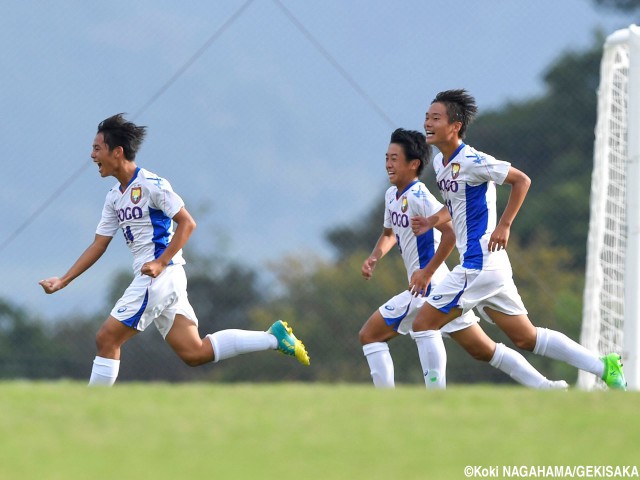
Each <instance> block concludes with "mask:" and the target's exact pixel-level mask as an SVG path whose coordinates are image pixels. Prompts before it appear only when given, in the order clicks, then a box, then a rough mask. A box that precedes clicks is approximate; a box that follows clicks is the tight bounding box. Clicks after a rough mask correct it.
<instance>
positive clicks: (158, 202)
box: [39, 114, 309, 386]
mask: <svg viewBox="0 0 640 480" xmlns="http://www.w3.org/2000/svg"><path fill="white" fill-rule="evenodd" d="M145 134H146V127H142V126H137V125H135V124H134V123H132V122H129V121H127V120H125V119H124V117H123V116H122V114H118V115H114V116H112V117H110V118H107V119H106V120H104V121H103V122H101V123H100V125H99V126H98V132H97V134H96V137H95V139H94V141H93V150H92V153H91V158H92V159H93V161H94V163H95V164H96V165H97V166H98V172H99V173H100V175H101V176H102V177H109V176H111V177H114V178H116V180H117V181H118V183H117V184H116V185H115V186H114V187H113V188H112V189H111V190H109V193H107V198H106V201H105V203H104V207H103V210H102V219H101V220H100V223H99V224H98V227H97V230H96V235H95V239H94V241H93V243H91V245H89V247H88V248H87V249H86V250H85V251H84V253H82V255H80V257H79V258H78V260H77V261H76V262H75V263H74V264H73V265H72V266H71V268H70V269H69V271H68V272H67V273H65V274H64V275H63V276H62V277H60V278H58V277H51V278H47V279H45V280H41V281H40V282H39V283H40V285H41V286H42V288H43V289H44V291H45V292H46V293H48V294H50V293H54V292H57V291H58V290H60V289H62V288H64V287H66V286H67V285H69V283H71V281H72V280H73V279H75V278H76V277H78V276H79V275H81V274H82V273H83V272H85V271H86V270H87V269H89V268H90V267H91V266H92V265H93V264H94V263H95V262H96V261H97V260H98V259H99V258H100V257H101V256H102V255H103V254H104V252H105V251H106V249H107V247H108V246H109V243H110V242H111V239H112V238H113V236H114V235H115V234H116V233H117V232H118V230H121V231H122V233H123V235H124V238H125V241H126V243H127V246H128V247H129V249H130V250H131V253H132V254H133V272H134V279H133V281H132V282H131V285H129V287H128V288H127V289H126V290H125V292H124V295H123V296H122V298H121V299H120V300H118V302H117V303H116V305H115V306H114V307H113V310H111V314H110V315H109V317H108V318H107V319H106V320H105V322H104V323H103V324H102V327H101V328H100V330H99V331H98V334H97V335H96V346H97V355H96V357H95V359H94V361H93V369H92V371H91V377H90V379H89V385H106V386H111V385H113V383H114V382H115V380H116V378H117V376H118V371H119V368H120V349H121V347H122V345H123V344H124V343H125V342H126V341H127V340H129V339H130V338H132V337H133V336H134V335H136V334H137V333H138V332H141V331H143V330H144V329H145V328H147V327H148V326H149V324H150V323H152V322H153V323H155V324H156V326H157V328H158V331H159V332H160V333H161V334H162V336H163V337H164V339H165V341H166V342H167V343H168V344H169V346H170V347H171V348H172V349H173V350H174V351H175V352H176V354H177V355H178V356H179V357H180V358H181V359H182V360H183V361H184V362H185V363H186V364H187V365H190V366H198V365H202V364H205V363H208V362H211V361H214V362H219V361H220V360H224V359H227V358H231V357H234V356H236V355H239V354H243V353H248V352H257V351H260V350H269V349H272V350H279V351H280V352H282V353H285V354H287V355H292V356H295V357H296V358H297V359H298V361H299V362H300V363H302V364H304V365H309V355H308V354H307V351H306V349H305V347H304V345H303V343H302V342H301V341H300V340H298V339H297V338H296V337H295V336H294V334H293V332H292V330H291V328H290V327H289V326H288V325H287V323H286V322H283V321H281V320H278V321H276V322H275V323H274V324H273V325H271V327H270V328H269V330H267V331H266V332H257V331H247V330H237V329H230V330H221V331H219V332H216V333H213V334H210V335H207V336H206V338H200V335H199V333H198V319H197V317H196V315H195V313H194V311H193V308H192V307H191V305H190V303H189V300H188V298H187V279H186V276H185V272H184V268H183V265H184V263H185V261H184V259H183V257H182V247H183V246H184V245H185V244H186V242H187V240H188V239H189V237H190V236H191V233H192V232H193V230H194V229H195V227H196V223H195V221H194V220H193V218H192V217H191V215H190V214H189V212H188V211H187V209H186V208H185V206H184V202H183V201H182V199H181V198H180V196H178V195H177V194H176V193H175V192H174V191H173V189H172V188H171V185H170V184H169V182H168V181H167V180H165V179H164V178H161V177H159V176H158V175H156V174H154V173H151V172H150V171H148V170H145V169H143V168H140V167H138V166H137V165H136V163H135V158H136V153H137V152H138V149H139V148H140V145H141V144H142V141H143V140H144V137H145ZM174 222H175V224H176V225H177V227H176V229H175V232H174V231H173V223H174Z"/></svg>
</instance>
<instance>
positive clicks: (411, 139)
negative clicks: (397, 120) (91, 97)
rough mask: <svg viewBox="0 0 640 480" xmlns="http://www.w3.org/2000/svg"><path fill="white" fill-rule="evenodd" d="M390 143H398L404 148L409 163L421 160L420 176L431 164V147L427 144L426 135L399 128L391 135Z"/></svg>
mask: <svg viewBox="0 0 640 480" xmlns="http://www.w3.org/2000/svg"><path fill="white" fill-rule="evenodd" d="M390 143H396V144H398V145H400V146H401V147H402V150H403V151H404V155H405V157H407V161H408V162H410V161H411V160H420V166H419V167H418V172H417V173H418V176H420V174H421V173H422V170H424V166H425V165H426V164H427V163H429V159H430V158H431V145H429V144H428V143H427V139H426V137H425V136H424V133H421V132H418V131H416V130H405V129H404V128H398V129H396V130H395V131H394V132H393V133H392V134H391V141H390Z"/></svg>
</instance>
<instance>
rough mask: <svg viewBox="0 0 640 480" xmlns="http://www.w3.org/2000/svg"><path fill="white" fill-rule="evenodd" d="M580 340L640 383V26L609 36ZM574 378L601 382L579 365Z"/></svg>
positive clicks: (593, 384)
mask: <svg viewBox="0 0 640 480" xmlns="http://www.w3.org/2000/svg"><path fill="white" fill-rule="evenodd" d="M593 163H594V164H593V176H592V180H591V200H590V203H591V206H590V208H591V213H590V220H589V237H588V241H587V271H586V279H585V290H584V308H583V315H582V332H581V337H580V341H581V343H582V345H584V346H585V347H586V348H588V349H589V350H592V351H595V352H597V353H598V354H599V355H603V354H607V353H611V352H619V353H621V355H622V361H623V363H624V371H625V376H626V379H627V383H628V388H629V390H640V356H639V355H638V354H639V352H638V349H639V348H640V27H638V26H636V25H631V26H629V28H625V29H622V30H618V31H616V32H614V33H613V34H611V35H609V37H607V40H606V42H605V44H604V52H603V55H602V62H601V65H600V87H599V89H598V120H597V125H596V139H595V146H594V162H593ZM578 386H579V387H580V388H582V389H587V390H590V389H593V388H599V387H602V386H603V383H602V382H601V381H600V380H598V379H597V378H596V377H595V376H594V375H592V374H589V373H586V372H583V371H580V373H579V375H578Z"/></svg>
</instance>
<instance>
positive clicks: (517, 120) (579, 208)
mask: <svg viewBox="0 0 640 480" xmlns="http://www.w3.org/2000/svg"><path fill="white" fill-rule="evenodd" d="M602 41H603V39H602V37H601V36H597V37H596V39H595V41H594V45H593V46H592V47H591V48H590V49H589V50H587V51H585V52H567V53H564V54H563V55H561V56H560V57H559V58H558V60H557V61H556V62H555V63H554V64H553V65H552V66H551V67H550V68H549V69H548V70H547V72H546V73H545V75H544V80H545V84H546V86H547V88H546V93H545V94H544V95H543V96H541V97H540V98H537V99H533V100H528V101H526V102H522V103H517V104H509V105H507V106H506V107H504V108H502V109H500V110H497V111H493V112H488V113H485V114H483V115H481V116H479V117H478V119H477V120H476V122H475V123H474V124H473V125H472V126H471V127H470V129H469V138H468V142H469V144H471V145H473V146H475V147H476V148H477V149H478V150H481V151H484V152H486V153H489V154H491V155H493V156H495V157H496V158H499V159H501V160H506V161H509V162H511V163H512V164H513V166H514V167H516V168H518V169H520V170H522V171H524V172H525V173H526V174H527V175H529V176H530V177H531V180H532V186H531V189H530V191H529V194H528V196H527V198H526V200H525V204H524V206H523V208H522V209H521V211H520V213H519V214H518V218H517V219H516V222H515V223H514V225H513V229H512V230H513V232H514V233H515V234H516V235H518V236H519V237H520V238H521V239H522V241H523V242H525V245H529V240H528V239H532V238H535V236H536V232H538V231H540V230H544V231H545V232H546V235H548V236H549V238H550V241H551V243H552V244H554V245H559V246H562V247H565V248H568V249H569V251H570V252H571V259H570V260H569V262H568V264H569V265H571V266H580V267H584V261H585V260H584V259H585V257H586V244H587V232H588V225H589V192H590V186H591V172H592V169H593V143H594V134H593V129H594V127H595V123H596V114H597V98H596V91H597V87H598V83H599V66H600V59H601V56H602V48H601V45H602ZM508 194H509V188H508V187H503V188H499V195H500V203H501V204H502V205H504V204H505V202H506V198H507V196H508Z"/></svg>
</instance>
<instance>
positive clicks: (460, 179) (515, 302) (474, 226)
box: [411, 90, 626, 390]
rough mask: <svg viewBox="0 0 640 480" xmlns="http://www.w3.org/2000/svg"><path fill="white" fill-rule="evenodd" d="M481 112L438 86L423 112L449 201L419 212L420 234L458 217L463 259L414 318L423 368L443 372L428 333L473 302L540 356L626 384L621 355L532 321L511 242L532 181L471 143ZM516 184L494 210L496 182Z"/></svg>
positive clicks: (613, 384)
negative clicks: (600, 353)
mask: <svg viewBox="0 0 640 480" xmlns="http://www.w3.org/2000/svg"><path fill="white" fill-rule="evenodd" d="M476 113H477V107H476V104H475V99H474V98H473V97H472V96H471V95H469V93H468V92H467V91H466V90H448V91H444V92H441V93H439V94H438V95H437V96H436V97H435V99H434V100H433V101H432V102H431V105H430V107H429V110H428V112H427V114H426V117H425V122H424V128H425V132H426V137H427V142H428V143H429V144H430V145H433V146H436V147H437V148H438V149H439V150H440V153H439V154H438V155H437V156H436V157H435V158H434V161H433V168H434V170H435V173H436V180H437V184H438V189H439V190H440V192H441V194H442V196H443V198H444V201H445V202H444V203H445V207H443V208H442V209H440V210H439V211H438V212H436V213H435V214H431V215H426V216H422V215H419V216H416V217H414V218H412V219H411V225H412V229H413V231H414V233H415V234H416V235H421V234H422V233H423V232H425V231H428V230H430V229H431V228H433V227H434V226H436V225H439V224H441V223H447V222H449V221H453V228H454V230H455V235H456V245H457V247H458V250H459V252H460V264H459V265H457V266H456V267H455V268H454V269H453V270H452V271H451V272H450V273H449V274H448V275H447V277H446V278H445V279H444V280H443V281H442V282H440V283H439V284H438V285H437V286H436V287H435V288H434V289H432V291H431V292H430V294H429V296H428V298H427V302H426V303H425V305H424V306H423V307H422V308H421V309H420V311H419V312H418V315H417V316H416V319H415V320H414V322H413V329H414V331H415V332H416V334H417V333H418V332H420V333H421V334H422V335H423V336H420V337H419V338H418V339H417V340H416V343H417V346H418V350H419V352H420V359H421V361H422V366H423V368H424V369H425V370H427V369H428V370H431V369H435V370H436V371H439V368H440V367H439V366H438V358H437V357H434V356H432V355H431V354H430V352H433V351H437V350H438V348H439V345H438V343H437V342H436V341H434V340H433V339H432V336H430V335H426V333H427V332H432V331H435V330H438V329H441V328H442V327H443V326H445V325H447V324H448V323H449V322H450V321H451V320H453V319H454V318H457V317H458V316H460V315H461V314H463V313H464V312H466V311H468V310H470V309H471V308H474V307H475V308H476V310H478V311H479V312H480V314H481V316H482V317H483V318H484V319H485V320H487V321H489V322H492V323H495V324H496V325H497V326H498V327H499V328H500V329H501V330H502V331H504V332H505V333H506V334H507V336H508V337H509V338H510V339H511V340H512V341H513V343H514V344H515V345H516V346H517V347H518V348H522V349H524V350H528V351H531V352H533V353H535V354H538V355H543V356H547V357H550V358H553V359H556V360H561V361H564V362H566V363H568V364H570V365H572V366H574V367H576V368H579V369H581V370H585V371H587V372H591V373H593V374H594V375H597V376H598V377H600V378H602V379H603V380H604V382H605V383H606V384H607V385H608V386H609V387H610V388H613V389H620V390H626V382H625V379H624V374H623V371H622V364H621V362H620V355H618V354H616V353H610V354H608V355H605V356H603V357H601V358H598V356H597V355H595V354H594V353H592V352H590V351H589V350H587V349H586V348H584V347H583V346H582V345H580V344H578V343H576V342H575V341H573V340H571V339H570V338H569V337H567V336H566V335H564V334H562V333H560V332H557V331H554V330H550V329H546V328H540V327H534V326H533V324H532V323H531V321H530V320H529V317H528V316H527V310H526V309H525V306H524V304H523V302H522V299H521V298H520V295H519V294H518V290H517V288H516V285H515V283H514V281H513V276H512V275H513V274H512V270H511V264H510V262H509V257H508V256H507V252H506V248H507V245H508V242H509V235H510V230H511V225H512V224H513V221H514V219H515V217H516V214H517V213H518V211H519V210H520V207H521V206H522V203H523V202H524V199H525V196H526V194H527V191H528V190H529V185H530V183H531V180H530V179H529V177H528V176H527V175H526V174H524V173H523V172H521V171H520V170H518V169H516V168H514V167H512V166H511V164H510V163H508V162H504V161H500V160H496V159H495V158H494V157H492V156H491V155H487V154H485V153H482V152H479V151H477V150H475V149H474V148H472V147H470V146H469V145H466V144H465V143H464V142H463V141H462V139H463V138H464V136H465V133H466V130H467V127H468V126H469V124H470V123H471V121H472V120H473V118H474V117H475V115H476ZM505 183H506V184H508V185H510V186H511V192H510V195H509V200H508V202H507V205H506V207H505V210H504V212H503V213H502V216H501V217H500V220H499V221H498V219H497V211H496V184H498V185H502V184H505Z"/></svg>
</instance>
